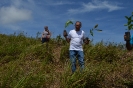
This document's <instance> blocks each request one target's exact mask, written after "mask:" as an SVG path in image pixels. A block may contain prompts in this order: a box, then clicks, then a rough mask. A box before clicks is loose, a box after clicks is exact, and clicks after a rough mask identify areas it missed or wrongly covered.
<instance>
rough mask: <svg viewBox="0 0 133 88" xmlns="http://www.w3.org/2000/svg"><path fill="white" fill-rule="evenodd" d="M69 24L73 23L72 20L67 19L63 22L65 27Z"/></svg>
mask: <svg viewBox="0 0 133 88" xmlns="http://www.w3.org/2000/svg"><path fill="white" fill-rule="evenodd" d="M70 24H73V22H72V21H70V20H68V21H67V22H66V23H65V28H66V27H68V26H69V25H70Z"/></svg>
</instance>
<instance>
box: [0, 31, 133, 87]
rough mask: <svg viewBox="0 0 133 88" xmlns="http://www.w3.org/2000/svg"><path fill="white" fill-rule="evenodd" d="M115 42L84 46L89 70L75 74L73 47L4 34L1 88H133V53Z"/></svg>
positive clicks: (56, 41) (58, 41) (1, 39)
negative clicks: (72, 70) (71, 49)
mask: <svg viewBox="0 0 133 88" xmlns="http://www.w3.org/2000/svg"><path fill="white" fill-rule="evenodd" d="M123 47H124V46H123V44H115V43H111V42H107V43H106V42H103V41H101V42H99V43H96V44H92V43H90V44H89V45H84V54H85V69H84V71H83V72H80V71H79V66H78V62H77V71H76V72H75V73H74V74H72V73H71V66H70V62H69V51H68V49H69V44H68V43H66V41H65V40H64V39H63V38H61V36H57V37H56V38H53V39H51V40H50V42H49V43H44V44H41V42H40V40H38V39H35V38H30V37H26V36H25V35H24V34H23V33H20V34H18V35H15V34H13V35H4V34H0V88H132V87H133V53H132V52H127V51H126V50H125V49H124V48H123Z"/></svg>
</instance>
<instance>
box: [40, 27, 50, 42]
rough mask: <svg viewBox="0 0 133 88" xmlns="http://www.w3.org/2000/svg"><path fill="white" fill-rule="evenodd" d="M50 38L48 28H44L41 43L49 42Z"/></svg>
mask: <svg viewBox="0 0 133 88" xmlns="http://www.w3.org/2000/svg"><path fill="white" fill-rule="evenodd" d="M50 37H51V33H50V31H49V30H48V26H45V27H44V31H43V33H42V36H41V41H42V43H45V42H49V39H50Z"/></svg>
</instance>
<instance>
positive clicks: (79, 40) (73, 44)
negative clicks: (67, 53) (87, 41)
mask: <svg viewBox="0 0 133 88" xmlns="http://www.w3.org/2000/svg"><path fill="white" fill-rule="evenodd" d="M68 38H69V39H71V40H70V47H69V50H79V51H83V48H82V44H83V39H84V38H85V33H84V31H83V30H80V31H76V30H75V29H73V30H71V31H70V32H69V34H68Z"/></svg>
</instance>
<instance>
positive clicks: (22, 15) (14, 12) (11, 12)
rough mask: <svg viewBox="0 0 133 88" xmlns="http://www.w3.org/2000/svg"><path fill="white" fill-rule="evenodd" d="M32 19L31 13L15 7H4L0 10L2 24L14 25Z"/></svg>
mask: <svg viewBox="0 0 133 88" xmlns="http://www.w3.org/2000/svg"><path fill="white" fill-rule="evenodd" d="M30 18H31V11H29V10H26V9H23V8H16V7H14V6H11V7H2V8H1V9H0V22H1V23H2V24H12V23H17V22H20V21H25V20H29V19H30Z"/></svg>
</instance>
